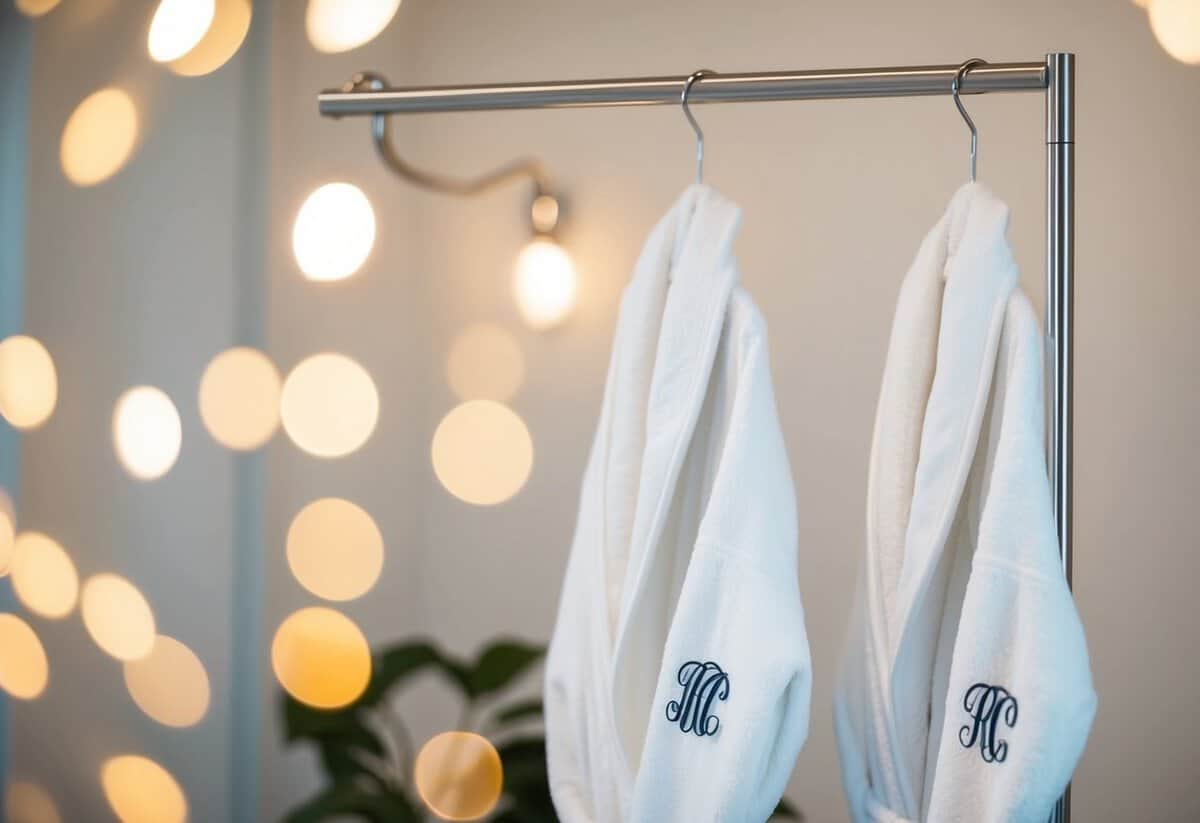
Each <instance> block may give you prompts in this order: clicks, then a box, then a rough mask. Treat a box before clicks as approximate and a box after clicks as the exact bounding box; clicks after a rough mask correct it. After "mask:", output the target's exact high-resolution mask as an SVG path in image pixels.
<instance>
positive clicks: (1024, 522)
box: [834, 184, 1096, 823]
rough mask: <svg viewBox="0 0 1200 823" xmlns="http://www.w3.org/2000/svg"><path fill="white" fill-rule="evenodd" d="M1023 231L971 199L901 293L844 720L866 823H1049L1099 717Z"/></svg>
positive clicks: (961, 199) (841, 728) (922, 255)
mask: <svg viewBox="0 0 1200 823" xmlns="http://www.w3.org/2000/svg"><path fill="white" fill-rule="evenodd" d="M1007 226H1008V209H1007V207H1006V206H1005V205H1004V204H1003V203H1001V202H1000V201H999V200H997V199H996V198H995V197H994V196H993V195H992V194H991V193H989V192H988V191H987V190H986V189H985V188H983V187H982V186H980V185H977V184H969V185H967V186H965V187H963V189H961V190H960V191H959V192H958V194H956V195H955V197H954V200H953V202H952V203H951V205H950V208H949V210H948V212H947V213H946V215H945V216H944V217H943V218H942V220H941V221H940V222H939V223H938V225H937V226H936V227H935V228H934V229H933V231H932V232H930V234H929V236H928V237H926V238H925V241H924V243H922V245H921V249H920V251H919V252H918V254H917V259H916V261H915V262H914V263H913V266H912V268H911V269H910V270H909V273H908V276H907V277H906V278H905V281H904V284H903V287H902V288H901V291H900V299H899V305H898V306H897V309H896V318H895V322H894V325H893V328H892V338H891V344H890V350H889V352H888V358H887V366H886V369H885V371H884V377H883V387H882V390H881V392H880V398H879V409H878V414H877V418H876V421H875V439H874V444H873V448H872V454H871V465H870V481H869V483H870V488H869V491H868V498H867V551H866V561H865V564H864V567H863V572H862V575H861V578H860V585H859V591H858V595H857V598H856V603H855V615H854V619H853V621H852V625H851V629H850V637H849V642H848V646H847V650H846V655H845V659H844V662H843V667H842V672H841V676H840V680H839V684H838V689H837V694H836V697H835V702H834V725H835V731H836V733H837V739H838V747H839V749H840V753H841V760H842V771H843V784H844V788H845V791H846V796H847V801H848V803H849V806H850V811H851V816H852V817H853V819H854V820H855V821H856V823H863V822H864V821H871V822H872V823H903V821H927V822H928V823H947V822H948V821H971V823H991V822H992V821H1006V823H1007V822H1008V821H1030V823H1044V821H1045V820H1046V819H1047V818H1048V815H1049V813H1050V810H1051V808H1052V807H1053V804H1054V802H1055V799H1056V798H1057V797H1058V796H1059V794H1060V793H1061V792H1062V790H1063V788H1064V787H1065V786H1066V784H1067V781H1068V780H1069V778H1070V775H1071V772H1072V771H1073V770H1074V768H1075V764H1076V762H1077V761H1078V759H1079V757H1080V755H1081V753H1082V752H1083V748H1084V743H1085V742H1086V740H1087V736H1088V730H1089V729H1090V727H1091V723H1092V718H1093V716H1094V714H1095V708H1096V695H1095V692H1094V691H1093V689H1092V681H1091V674H1090V672H1089V668H1088V655H1087V647H1086V645H1085V642H1084V636H1083V628H1082V626H1081V625H1080V621H1079V616H1078V614H1077V613H1076V611H1075V605H1074V602H1073V601H1072V599H1071V593H1070V591H1069V590H1068V588H1067V584H1066V580H1065V578H1064V576H1063V573H1062V569H1061V565H1060V561H1059V554H1058V542H1057V538H1056V536H1055V528H1054V521H1053V515H1052V511H1051V498H1050V489H1049V483H1048V480H1047V475H1046V461H1045V456H1044V441H1043V428H1044V422H1043V420H1044V417H1045V409H1044V406H1043V391H1044V387H1043V382H1042V380H1043V378H1042V371H1043V354H1042V336H1041V331H1040V328H1039V324H1038V321H1037V319H1036V317H1035V315H1034V311H1033V309H1032V307H1031V306H1030V303H1029V300H1028V298H1026V297H1025V295H1024V294H1023V293H1022V292H1021V291H1020V289H1019V288H1018V286H1017V267H1016V264H1015V262H1014V260H1013V257H1012V253H1011V251H1010V249H1009V246H1008V243H1007V240H1006V238H1005V232H1006V230H1007Z"/></svg>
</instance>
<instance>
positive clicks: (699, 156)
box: [679, 69, 716, 183]
mask: <svg viewBox="0 0 1200 823" xmlns="http://www.w3.org/2000/svg"><path fill="white" fill-rule="evenodd" d="M714 74H716V72H715V71H713V70H712V69H700V70H699V71H694V72H692V73H691V74H689V75H688V78H687V80H685V81H684V82H683V93H682V94H681V95H680V96H679V102H680V104H681V105H682V106H683V115H684V117H686V118H687V120H688V122H689V123H691V124H692V131H694V132H696V182H697V183H701V182H703V181H704V132H703V131H701V130H700V124H699V123H697V122H696V118H695V117H693V116H692V110H691V108H690V107H689V106H688V95H689V94H691V92H692V86H694V85H695V84H696V82H697V81H698V80H699V79H700V78H701V77H706V76H712V75H714Z"/></svg>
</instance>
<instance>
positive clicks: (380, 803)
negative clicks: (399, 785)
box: [284, 781, 421, 823]
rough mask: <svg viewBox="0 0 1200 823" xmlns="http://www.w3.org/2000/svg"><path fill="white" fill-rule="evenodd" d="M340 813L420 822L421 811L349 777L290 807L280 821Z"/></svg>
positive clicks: (383, 822)
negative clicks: (290, 809)
mask: <svg viewBox="0 0 1200 823" xmlns="http://www.w3.org/2000/svg"><path fill="white" fill-rule="evenodd" d="M340 815H355V816H357V817H358V818H359V819H361V820H366V821H370V823H421V815H420V814H419V813H418V812H417V809H416V808H415V807H414V806H413V804H412V803H411V802H409V800H408V798H406V797H404V796H403V795H401V794H397V793H396V792H384V791H374V790H371V789H368V788H366V787H364V786H362V785H360V784H358V783H353V782H349V781H344V782H341V783H335V784H333V785H332V786H330V787H329V788H327V789H325V790H324V791H322V792H321V793H320V794H318V795H316V796H315V797H313V798H311V799H310V800H308V801H307V802H306V803H304V804H303V805H301V806H298V807H297V808H295V809H293V810H292V811H290V812H289V813H288V814H287V816H286V817H284V823H323V821H326V820H328V819H329V818H331V817H335V816H340Z"/></svg>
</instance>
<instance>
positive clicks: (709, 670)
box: [667, 660, 729, 737]
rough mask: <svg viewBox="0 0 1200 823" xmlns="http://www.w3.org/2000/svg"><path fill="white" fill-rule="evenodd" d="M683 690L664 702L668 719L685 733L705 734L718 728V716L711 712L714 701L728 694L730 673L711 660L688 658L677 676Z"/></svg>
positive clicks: (722, 698) (711, 732)
mask: <svg viewBox="0 0 1200 823" xmlns="http://www.w3.org/2000/svg"><path fill="white" fill-rule="evenodd" d="M676 679H677V680H678V681H679V685H680V686H683V693H682V694H680V695H679V699H678V700H672V701H670V702H669V703H667V720H670V721H671V722H672V723H676V724H678V725H679V730H680V731H681V732H683V733H684V734H687V733H688V732H691V733H692V734H694V735H696V736H697V737H708V736H709V735H713V734H716V733H717V729H719V728H721V719H720V718H719V717H717V716H716V715H715V714H713V713H712V710H713V702H714V701H717V700H721V701H724V700H725V699H726V698H727V697H729V675H728V674H726V673H725V672H723V671H722V670H721V667H720V666H718V665H717V664H716V663H713V662H712V661H708V662H705V663H701V662H700V661H698V660H689V661H688V662H687V663H684V664H683V665H682V666H680V667H679V674H678V675H677V676H676Z"/></svg>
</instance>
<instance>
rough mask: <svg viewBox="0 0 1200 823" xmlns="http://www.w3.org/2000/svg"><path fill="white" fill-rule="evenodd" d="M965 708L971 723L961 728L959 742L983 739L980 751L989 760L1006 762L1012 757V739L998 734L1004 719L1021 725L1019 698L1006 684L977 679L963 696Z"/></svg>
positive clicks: (1010, 725)
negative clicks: (992, 684)
mask: <svg viewBox="0 0 1200 823" xmlns="http://www.w3.org/2000/svg"><path fill="white" fill-rule="evenodd" d="M963 709H964V710H965V711H966V712H967V714H968V715H970V717H971V721H972V722H970V723H968V724H967V725H965V726H963V727H962V728H961V729H959V730H958V742H959V743H962V744H963V746H964V747H966V748H968V749H969V748H971V747H972V746H974V745H975V741H976V740H978V741H979V754H980V755H981V756H982V757H983V760H984V762H985V763H1003V762H1004V760H1005V758H1007V757H1008V741H1007V740H1001V739H1000V738H999V736H998V735H997V730H998V729H999V726H1000V721H1001V720H1003V721H1004V725H1005V726H1008V728H1010V729H1011V728H1013V727H1014V726H1016V725H1017V698H1015V697H1013V696H1012V695H1011V694H1009V693H1008V689H1006V688H1004V687H1003V686H989V685H988V684H987V683H976V684H975V685H974V686H972V687H971V688H969V689H967V693H966V695H964V696H963Z"/></svg>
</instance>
